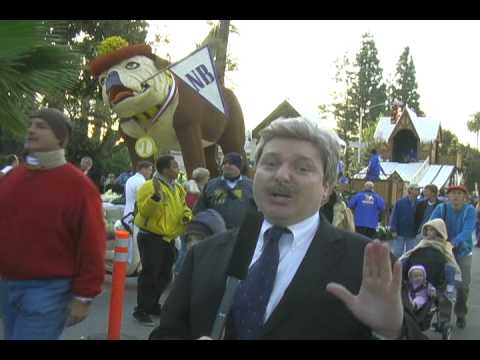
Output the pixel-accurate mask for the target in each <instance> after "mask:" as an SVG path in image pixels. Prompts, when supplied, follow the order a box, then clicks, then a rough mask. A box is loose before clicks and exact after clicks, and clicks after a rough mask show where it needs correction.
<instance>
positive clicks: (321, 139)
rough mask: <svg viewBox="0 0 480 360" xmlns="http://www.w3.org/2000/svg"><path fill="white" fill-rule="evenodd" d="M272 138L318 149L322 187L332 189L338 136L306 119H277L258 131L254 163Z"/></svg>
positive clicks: (334, 180)
mask: <svg viewBox="0 0 480 360" xmlns="http://www.w3.org/2000/svg"><path fill="white" fill-rule="evenodd" d="M274 138H287V139H296V140H304V141H308V142H310V143H311V144H312V145H313V146H315V147H316V148H317V149H318V153H319V155H320V160H321V161H322V164H323V182H324V185H327V186H329V187H330V186H331V187H333V186H334V185H335V183H336V182H337V163H338V160H339V159H340V143H339V141H338V136H337V135H336V134H335V133H334V132H333V131H331V130H329V129H326V128H323V127H320V126H318V125H317V124H316V123H314V122H313V121H312V120H310V119H308V118H306V117H296V118H287V119H286V118H282V117H281V118H278V119H276V120H275V121H272V122H271V123H270V125H268V126H267V127H266V128H264V129H262V130H261V131H260V141H259V143H258V146H257V152H256V154H255V162H256V163H257V164H258V160H259V159H260V157H261V156H262V152H263V148H264V147H265V144H267V143H268V142H269V141H270V140H272V139H274Z"/></svg>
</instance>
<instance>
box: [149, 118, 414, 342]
mask: <svg viewBox="0 0 480 360" xmlns="http://www.w3.org/2000/svg"><path fill="white" fill-rule="evenodd" d="M257 149H258V150H257V155H256V164H257V167H256V172H255V177H254V199H255V202H256V204H257V206H258V210H259V211H258V212H256V213H255V211H253V210H252V211H253V212H252V213H249V214H248V215H247V217H249V218H250V217H253V218H254V219H256V221H255V222H254V223H255V225H254V226H252V225H251V224H252V222H249V226H250V228H251V230H252V231H253V234H255V236H256V237H258V241H257V245H256V248H255V250H254V253H253V258H252V259H251V261H250V268H249V271H248V275H247V276H246V278H245V279H244V280H243V281H241V282H240V284H239V286H238V288H237V289H236V293H235V296H234V301H233V305H232V308H231V311H230V312H229V316H228V320H227V323H226V328H225V332H224V338H225V339H369V338H372V336H373V337H377V338H388V339H398V338H422V336H423V334H421V332H420V330H419V329H418V327H417V326H416V324H415V322H414V320H413V319H412V318H411V316H410V314H409V313H407V310H404V308H403V306H402V300H401V291H400V290H401V265H400V263H399V262H396V263H395V265H394V266H393V267H392V265H391V256H390V252H389V249H388V246H386V245H382V244H381V243H380V242H379V241H373V242H368V239H367V238H366V237H364V236H361V235H358V234H352V233H347V232H344V231H340V230H336V229H335V228H333V227H332V226H331V225H330V224H328V221H326V219H325V218H324V217H323V216H320V215H319V209H320V208H321V206H322V205H323V204H324V203H326V201H327V200H328V197H329V195H330V193H331V191H332V189H333V186H334V185H335V182H336V175H337V174H336V165H337V162H338V154H339V145H338V143H337V141H336V139H335V136H334V135H333V134H332V133H330V132H328V131H326V130H323V129H320V128H319V127H318V126H317V125H315V124H314V123H312V122H310V121H309V120H307V119H304V118H294V119H278V120H276V121H274V122H272V123H271V124H270V125H269V126H268V127H267V128H265V129H264V130H263V132H262V138H261V140H260V142H259V145H258V148H257ZM277 230H278V231H277ZM239 233H242V229H240V232H239V231H236V230H233V231H229V232H225V233H223V234H219V235H216V236H214V237H211V238H209V239H208V240H206V241H204V242H201V243H199V244H196V245H194V246H193V247H192V249H191V250H190V251H189V253H188V254H187V257H186V259H185V263H184V267H183V269H182V271H181V273H180V275H179V277H178V278H177V279H176V281H175V283H174V285H173V289H172V291H171V293H170V296H169V297H168V299H167V301H166V304H165V306H164V312H163V313H162V318H161V323H160V326H159V327H157V328H156V329H154V331H153V332H152V333H151V335H150V338H151V339H172V338H183V339H197V338H202V337H205V336H209V335H210V334H211V331H212V326H213V324H214V321H215V318H216V315H217V311H218V308H219V304H220V302H221V300H222V296H223V294H224V291H225V281H226V273H227V269H228V267H229V262H230V259H231V258H232V256H235V254H234V251H233V250H234V247H235V243H236V242H237V241H242V240H243V241H245V239H242V238H237V235H238V234H239ZM272 270H273V276H271V275H270V274H271V273H272ZM353 294H358V295H356V296H355V295H353Z"/></svg>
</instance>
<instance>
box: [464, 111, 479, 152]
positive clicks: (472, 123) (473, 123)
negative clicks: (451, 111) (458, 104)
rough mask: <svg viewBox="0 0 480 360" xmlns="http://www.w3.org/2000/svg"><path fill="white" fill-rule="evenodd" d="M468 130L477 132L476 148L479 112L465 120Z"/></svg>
mask: <svg viewBox="0 0 480 360" xmlns="http://www.w3.org/2000/svg"><path fill="white" fill-rule="evenodd" d="M467 127H468V130H469V131H471V132H474V133H476V134H477V150H478V133H479V132H480V112H477V113H475V114H473V115H472V118H471V119H470V120H469V121H468V122H467Z"/></svg>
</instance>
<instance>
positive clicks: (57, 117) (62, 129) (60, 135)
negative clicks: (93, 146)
mask: <svg viewBox="0 0 480 360" xmlns="http://www.w3.org/2000/svg"><path fill="white" fill-rule="evenodd" d="M30 118H40V119H42V120H43V121H45V122H46V123H47V124H48V126H49V127H50V129H52V131H53V133H54V134H55V136H56V138H57V139H58V140H60V142H61V145H62V147H65V146H66V145H67V141H68V139H69V138H70V136H71V134H72V125H71V124H70V120H69V119H68V117H67V116H65V114H64V113H62V112H61V111H60V110H58V109H54V108H43V109H41V110H38V111H35V112H33V113H32V115H30Z"/></svg>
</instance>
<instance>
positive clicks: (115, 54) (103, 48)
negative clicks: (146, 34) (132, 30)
mask: <svg viewBox="0 0 480 360" xmlns="http://www.w3.org/2000/svg"><path fill="white" fill-rule="evenodd" d="M97 52H98V54H99V55H98V56H97V57H96V58H94V59H92V60H91V61H90V63H89V67H90V72H91V73H92V75H93V77H95V78H97V77H98V76H99V75H100V74H101V73H103V72H104V71H105V70H107V69H109V68H110V67H112V66H114V65H116V64H118V63H120V62H122V61H123V60H126V59H128V58H130V57H132V56H138V55H140V56H148V57H152V56H153V53H152V48H151V47H150V46H149V45H146V44H135V45H129V44H128V42H127V41H126V40H125V39H123V38H121V37H120V36H111V37H108V38H106V39H105V40H103V41H102V42H101V43H100V45H99V46H98V47H97Z"/></svg>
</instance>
